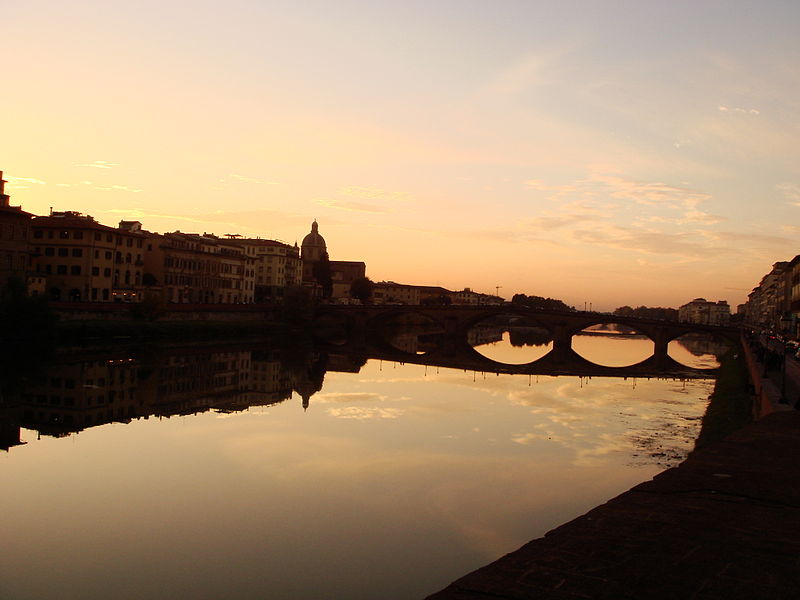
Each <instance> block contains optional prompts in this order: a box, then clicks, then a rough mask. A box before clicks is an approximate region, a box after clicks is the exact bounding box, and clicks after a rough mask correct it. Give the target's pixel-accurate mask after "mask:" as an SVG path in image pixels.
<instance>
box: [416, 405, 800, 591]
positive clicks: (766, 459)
mask: <svg viewBox="0 0 800 600" xmlns="http://www.w3.org/2000/svg"><path fill="white" fill-rule="evenodd" d="M798 473H800V412H798V411H794V410H789V411H781V412H776V413H773V414H771V415H768V416H766V417H764V418H763V419H761V420H759V421H757V422H756V423H753V424H751V425H749V426H747V427H745V428H744V429H742V430H740V431H738V432H736V433H734V434H733V435H731V436H730V437H728V438H726V439H725V440H723V441H721V442H717V443H714V444H711V445H710V446H708V447H706V448H704V449H702V450H699V451H696V452H694V453H693V454H692V455H691V456H690V457H689V458H688V459H687V460H686V461H685V462H684V463H683V464H681V465H680V466H678V467H675V468H673V469H669V470H668V471H665V472H664V473H661V474H659V475H658V476H656V477H655V478H654V479H653V480H652V481H648V482H646V483H643V484H640V485H638V486H636V487H635V488H633V489H631V490H630V491H628V492H625V493H624V494H622V495H621V496H618V497H617V498H614V499H613V500H611V501H609V502H607V503H606V504H604V505H602V506H599V507H597V508H595V509H594V510H592V511H591V512H589V513H587V514H585V515H583V516H581V517H578V518H577V519H575V520H574V521H571V522H569V523H567V524H566V525H562V526H561V527H558V528H557V529H555V530H553V531H551V532H550V533H548V534H547V535H546V536H545V537H543V538H540V539H537V540H534V541H532V542H529V543H528V544H526V545H525V546H523V547H522V548H520V549H519V550H517V551H516V552H513V553H511V554H508V555H506V556H504V557H503V558H501V559H499V560H498V561H496V562H494V563H492V564H490V565H488V566H486V567H483V568H482V569H479V570H477V571H475V572H473V573H470V574H469V575H467V576H465V577H463V578H461V579H459V580H458V581H456V582H454V583H453V584H451V585H450V586H449V587H447V588H446V589H444V590H443V591H441V592H439V593H437V594H434V595H432V596H429V600H481V599H490V598H491V599H508V600H511V599H513V600H521V599H528V598H537V599H543V600H545V599H546V600H550V599H553V600H556V599H557V600H578V599H581V600H584V599H587V598H591V599H609V600H611V599H614V600H622V599H631V600H633V599H635V600H643V599H661V598H664V599H667V598H668V599H670V600H676V599H688V598H693V599H695V598H696V599H704V600H706V599H721V600H738V599H742V600H745V599H746V600H754V599H764V600H766V599H769V600H780V599H795V598H800V477H799V476H798Z"/></svg>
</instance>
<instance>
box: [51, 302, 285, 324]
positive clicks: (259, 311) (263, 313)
mask: <svg viewBox="0 0 800 600" xmlns="http://www.w3.org/2000/svg"><path fill="white" fill-rule="evenodd" d="M50 306H51V307H52V309H53V310H54V311H55V312H56V314H57V315H58V316H59V318H60V319H61V320H62V321H130V320H131V319H133V318H135V317H134V314H135V311H136V310H137V309H141V308H142V305H139V304H132V303H130V304H126V303H108V302H80V303H77V302H51V303H50ZM271 316H272V309H271V308H270V307H264V306H259V305H254V304H167V305H164V306H163V308H161V309H159V311H158V320H159V321H263V320H264V319H268V318H270V317H271Z"/></svg>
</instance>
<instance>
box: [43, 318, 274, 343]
mask: <svg viewBox="0 0 800 600" xmlns="http://www.w3.org/2000/svg"><path fill="white" fill-rule="evenodd" d="M287 328H288V327H287V325H286V324H284V323H278V322H276V321H274V320H267V319H260V320H249V321H218V320H203V321H188V320H183V321H134V320H128V321H99V320H81V321H59V322H58V323H57V324H56V326H55V341H56V344H57V345H61V344H64V343H75V342H78V341H93V340H107V341H111V340H125V339H137V340H139V339H148V340H150V339H152V340H170V339H180V340H190V339H191V340H196V339H217V338H226V339H227V338H249V337H260V336H264V335H276V334H280V333H284V332H286V331H287Z"/></svg>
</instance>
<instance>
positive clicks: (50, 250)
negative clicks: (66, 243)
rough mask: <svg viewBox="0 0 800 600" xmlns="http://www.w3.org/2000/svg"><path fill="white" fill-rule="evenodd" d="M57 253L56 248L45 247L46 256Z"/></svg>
mask: <svg viewBox="0 0 800 600" xmlns="http://www.w3.org/2000/svg"><path fill="white" fill-rule="evenodd" d="M55 254H56V249H55V248H45V249H44V255H45V256H55Z"/></svg>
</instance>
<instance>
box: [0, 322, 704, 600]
mask: <svg viewBox="0 0 800 600" xmlns="http://www.w3.org/2000/svg"><path fill="white" fill-rule="evenodd" d="M508 341H509V340H508V337H507V334H506V335H505V336H504V340H503V341H495V342H494V343H493V344H491V345H486V346H482V347H481V350H482V351H485V352H489V353H494V354H495V355H496V356H500V357H507V358H508V359H509V360H508V362H520V361H519V360H516V361H515V360H512V359H513V358H514V357H513V356H512V355H513V353H517V352H519V351H520V348H518V347H513V346H512V345H511V344H510V343H508ZM641 343H644V340H639V339H624V340H620V339H616V338H615V339H611V338H608V337H602V336H596V337H591V338H589V337H587V338H586V339H585V340H582V341H579V340H578V338H576V349H577V346H578V345H580V344H583V345H582V346H581V348H583V349H584V350H586V349H587V348H589V346H591V347H592V348H594V350H592V349H591V348H589V349H588V350H587V352H588V353H589V354H591V352H599V353H600V355H604V356H612V357H613V356H619V355H624V356H626V357H627V356H629V355H630V356H634V355H636V352H637V350H636V345H637V344H641ZM528 349H529V350H530V349H531V348H530V347H529V348H528ZM684 353H685V357H684V358H685V359H686V361H687V362H691V361H692V360H694V361H696V362H697V364H709V360H710V359H711V357H710V356H708V355H705V354H703V353H702V352H696V353H695V354H694V355H693V354H691V353H690V352H688V351H684ZM625 360H629V359H627V358H626V359H625ZM362 363H363V364H362ZM712 389H713V381H711V380H691V381H675V380H655V379H653V380H633V379H627V380H626V379H622V378H594V379H581V378H576V377H547V376H539V377H535V376H534V377H528V376H513V375H499V376H498V375H495V374H493V373H473V372H465V371H461V370H449V369H439V368H436V367H430V366H428V367H425V366H419V365H413V364H399V363H387V362H381V361H377V360H367V361H366V362H365V363H364V362H363V359H354V358H353V357H347V356H336V355H324V356H323V355H320V354H319V353H317V352H315V351H314V349H313V348H309V347H302V348H299V349H298V348H294V347H285V346H282V345H280V344H274V343H272V342H270V343H259V344H254V343H252V342H249V343H247V344H227V345H225V346H204V345H202V344H195V345H194V346H192V347H190V348H169V347H166V348H155V349H154V348H135V347H125V346H114V347H107V348H101V349H82V350H74V351H70V352H62V353H60V354H58V355H57V356H56V357H55V358H54V359H53V360H52V362H51V364H49V365H43V366H42V368H41V369H39V370H38V372H37V373H35V374H34V375H26V377H25V378H21V379H20V381H16V382H14V383H13V385H12V384H8V383H7V384H6V388H5V404H4V408H3V414H2V422H1V423H2V433H3V440H4V442H3V443H4V446H5V447H6V448H7V452H3V453H2V454H0V473H1V474H2V482H3V486H2V489H3V493H2V494H0V510H1V511H2V519H1V520H0V522H1V523H2V525H0V538H2V540H3V543H4V552H3V558H2V560H0V598H9V599H13V600H27V599H37V600H42V599H51V598H53V599H55V598H59V599H72V598H74V599H81V600H87V599H95V598H97V599H100V598H103V599H107V598H115V599H117V600H119V599H134V598H135V599H142V598H159V599H160V598H193V599H205V598H208V599H212V598H276V599H292V600H306V599H307V600H311V599H313V600H318V599H321V598H325V599H334V600H336V599H342V600H360V599H363V600H367V599H369V600H374V599H377V598H380V599H382V600H393V599H398V600H400V599H403V600H406V599H413V598H421V597H424V596H425V595H427V594H429V593H432V592H434V591H436V590H438V589H440V588H442V587H444V586H445V585H446V584H448V583H449V582H450V581H452V580H453V579H455V578H457V577H459V576H461V575H463V574H465V573H467V572H468V571H470V570H473V569H475V568H477V567H479V566H482V565H483V564H486V563H487V562H490V561H492V560H494V559H495V558H498V557H499V556H501V555H502V554H504V553H507V552H510V551H512V550H515V549H516V548H517V547H519V546H520V545H522V544H523V543H525V542H527V541H528V540H530V539H533V538H535V537H538V536H541V535H543V534H544V533H545V532H547V531H548V530H550V529H552V528H554V527H556V526H558V525H560V524H562V523H564V522H566V521H568V520H570V519H572V518H574V517H576V516H578V515H580V514H582V513H584V512H585V511H587V510H588V509H590V508H592V507H594V506H596V505H598V504H600V503H603V502H605V501H606V500H608V499H610V498H612V497H613V496H615V495H617V494H619V493H621V492H623V491H625V490H627V489H629V488H630V487H632V486H633V485H635V484H637V483H639V482H641V481H644V480H646V479H649V478H650V477H652V476H653V475H655V474H656V473H658V472H659V471H661V470H663V469H664V468H666V467H668V466H671V465H674V464H677V463H678V462H680V461H681V460H682V459H683V458H684V457H685V456H686V454H687V453H688V452H689V451H690V450H691V448H692V447H693V442H694V439H695V437H696V436H697V433H698V431H699V426H700V419H701V418H702V415H703V413H704V411H705V407H706V405H707V398H708V395H709V394H710V393H711V391H712Z"/></svg>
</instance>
